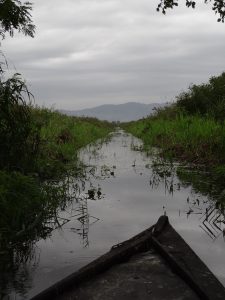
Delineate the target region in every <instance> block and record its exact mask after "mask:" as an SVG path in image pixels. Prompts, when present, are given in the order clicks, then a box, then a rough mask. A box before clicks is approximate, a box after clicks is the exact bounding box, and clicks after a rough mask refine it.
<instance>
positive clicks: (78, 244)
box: [5, 130, 225, 299]
mask: <svg viewBox="0 0 225 300" xmlns="http://www.w3.org/2000/svg"><path fill="white" fill-rule="evenodd" d="M140 147H141V141H140V140H138V139H136V138H134V137H133V136H131V135H129V134H127V133H125V132H124V131H122V130H121V131H118V132H116V133H114V134H113V135H112V136H111V139H110V140H109V141H108V142H105V143H103V144H100V143H99V144H96V145H92V146H88V147H86V148H85V149H83V150H82V151H81V152H80V160H81V161H82V162H83V163H84V164H85V165H86V177H85V178H83V179H82V180H77V179H74V180H71V183H70V190H71V192H74V194H77V196H76V197H75V200H74V201H73V202H72V203H71V204H70V205H69V206H68V207H66V209H64V210H63V211H62V212H61V213H60V218H61V220H62V223H64V225H63V226H61V227H59V228H58V229H55V230H54V231H53V232H52V234H51V237H50V238H47V239H46V240H40V241H39V242H38V243H37V244H36V245H35V247H34V253H33V256H32V258H31V259H30V260H28V261H27V262H26V263H24V265H23V266H22V267H21V268H20V269H19V270H17V271H16V272H17V274H16V275H15V278H14V283H13V284H11V289H14V290H13V291H12V290H11V291H10V292H9V294H10V295H11V298H12V299H25V298H27V299H29V298H30V297H31V296H33V295H35V294H37V293H38V292H40V291H41V290H43V289H45V288H47V287H48V286H50V285H51V284H53V283H55V282H56V281H58V280H60V279H62V278H63V277H65V276H67V275H69V274H70V273H71V272H74V271H75V270H77V269H79V268H80V267H82V266H83V265H85V264H87V263H88V262H90V261H92V260H93V259H95V258H96V257H98V256H99V255H101V254H103V253H105V252H106V251H108V250H109V249H110V248H111V246H112V245H114V244H117V243H119V242H122V241H124V240H126V239H128V238H130V237H132V236H133V235H135V234H137V233H139V232H140V231H142V230H144V229H146V228H147V227H149V226H151V225H152V224H154V223H155V222H156V221H157V219H158V218H159V216H160V215H162V214H167V215H168V216H169V219H170V222H171V223H172V225H173V226H174V227H175V228H176V230H177V231H178V232H179V233H180V234H181V235H182V237H183V238H184V239H185V240H186V241H187V242H188V244H189V245H190V246H191V247H192V248H193V249H194V251H195V252H196V253H197V254H198V255H199V256H200V257H201V259H202V260H203V261H204V262H205V263H206V264H207V266H208V267H209V268H210V269H211V270H212V272H213V273H214V274H215V275H216V276H217V277H218V278H219V280H220V281H221V282H222V283H223V284H224V285H225V243H224V237H223V228H224V215H223V214H222V213H221V210H220V209H219V208H215V206H214V205H213V202H212V200H211V199H209V197H207V196H204V195H202V194H200V193H199V192H198V191H196V190H195V189H194V188H193V187H192V186H191V184H189V183H187V182H183V181H180V179H179V178H178V177H177V175H176V168H177V166H176V165H173V166H172V165H169V166H166V165H163V168H164V170H163V171H162V169H161V168H159V166H160V164H158V163H157V162H156V157H155V156H154V155H152V156H147V155H146V154H145V153H144V152H141V151H138V150H139V149H140ZM165 168H166V169H165ZM5 299H8V298H5Z"/></svg>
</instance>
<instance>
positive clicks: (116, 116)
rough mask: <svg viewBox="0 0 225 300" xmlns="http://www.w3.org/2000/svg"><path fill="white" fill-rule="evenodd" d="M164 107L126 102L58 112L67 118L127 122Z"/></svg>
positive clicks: (154, 104)
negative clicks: (93, 118)
mask: <svg viewBox="0 0 225 300" xmlns="http://www.w3.org/2000/svg"><path fill="white" fill-rule="evenodd" d="M164 105H165V104H159V103H152V104H144V103H137V102H128V103H124V104H104V105H100V106H96V107H93V108H86V109H82V110H73V111H69V110H60V112H61V113H64V114H66V115H69V116H87V117H95V118H98V119H99V120H108V121H120V122H128V121H133V120H138V119H141V118H143V117H146V116H148V115H150V114H152V113H153V112H154V110H153V109H154V108H159V107H162V106H164Z"/></svg>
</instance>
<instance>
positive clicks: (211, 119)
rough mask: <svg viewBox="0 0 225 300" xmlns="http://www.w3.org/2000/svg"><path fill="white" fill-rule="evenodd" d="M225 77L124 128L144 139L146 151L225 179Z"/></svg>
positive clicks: (189, 91)
mask: <svg viewBox="0 0 225 300" xmlns="http://www.w3.org/2000/svg"><path fill="white" fill-rule="evenodd" d="M224 86H225V73H223V74H221V75H220V76H218V77H212V78H210V80H209V82H208V83H207V84H201V85H198V86H197V85H193V86H191V87H190V88H189V89H188V91H187V92H183V93H181V94H180V95H178V96H177V97H176V102H175V103H173V104H171V105H170V106H166V107H164V108H161V109H158V110H157V111H156V113H155V114H154V115H153V116H150V117H147V118H145V119H142V120H139V121H136V122H130V123H127V124H123V126H124V128H125V129H126V130H127V131H129V132H131V133H132V134H133V135H135V136H137V137H139V138H141V139H142V140H143V142H144V147H145V149H149V148H150V147H152V146H156V147H159V148H160V149H161V151H160V155H161V156H163V157H166V158H169V159H174V158H176V159H179V160H181V161H183V162H188V163H194V164H195V165H196V166H199V167H203V168H206V169H208V170H210V171H211V172H212V174H213V176H215V177H216V180H218V181H224V179H225V109H224V108H225V89H224Z"/></svg>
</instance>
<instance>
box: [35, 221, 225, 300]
mask: <svg viewBox="0 0 225 300" xmlns="http://www.w3.org/2000/svg"><path fill="white" fill-rule="evenodd" d="M47 299H48V300H49V299H57V300H72V299H77V300H84V299H85V300H86V299H87V300H98V299H99V300H115V299H116V300H128V299H129V300H134V299H135V300H139V299H141V300H145V299H160V300H162V299H170V300H172V299H191V300H195V299H206V300H219V299H221V300H222V299H223V300H224V299H225V288H224V286H223V285H222V284H221V283H220V282H219V280H218V279H217V278H216V277H215V276H214V275H213V274H212V272H211V271H210V270H209V269H208V267H207V266H206V265H205V264H204V263H203V262H202V261H201V259H200V258H199V257H198V256H197V255H196V254H195V253H194V251H193V250H192V249H191V248H190V246H189V245H188V244H187V243H186V242H185V241H184V240H183V238H182V237H181V236H180V235H179V234H178V233H177V232H176V230H175V229H174V228H173V227H172V226H171V224H170V222H169V219H168V217H167V216H161V217H160V218H159V219H158V221H157V223H156V224H155V225H153V226H151V227H150V228H148V229H146V230H144V231H143V232H141V233H139V234H138V235H136V236H134V237H132V238H131V239H129V240H127V241H125V242H122V243H120V244H117V245H115V246H113V247H112V248H111V250H110V251H109V252H107V253H106V254H104V255H102V256H101V257H99V258H97V259H96V260H94V261H93V262H91V263H89V264H88V265H86V266H84V267H83V268H81V269H80V270H78V271H76V272H74V273H73V274H71V275H69V276H67V277H66V278H64V279H62V280H61V281H59V282H57V283H56V284H54V285H52V286H51V287H49V288H47V289H46V290H44V291H42V292H40V293H39V294H38V295H36V296H34V297H33V298H32V300H47Z"/></svg>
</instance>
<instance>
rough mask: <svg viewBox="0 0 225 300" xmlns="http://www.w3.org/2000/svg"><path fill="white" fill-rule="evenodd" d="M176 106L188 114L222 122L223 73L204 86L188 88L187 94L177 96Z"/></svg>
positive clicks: (224, 113) (224, 104)
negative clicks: (208, 117)
mask: <svg viewBox="0 0 225 300" xmlns="http://www.w3.org/2000/svg"><path fill="white" fill-rule="evenodd" d="M177 106H178V108H181V109H183V110H184V111H185V112H187V113H188V114H191V115H193V114H200V115H202V116H206V115H208V116H210V117H213V118H215V119H216V120H218V121H221V122H224V117H225V73H222V74H221V75H220V76H217V77H211V78H210V79H209V82H208V83H206V84H200V85H192V86H191V87H189V89H188V91H187V92H183V93H181V94H180V95H178V96H177Z"/></svg>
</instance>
